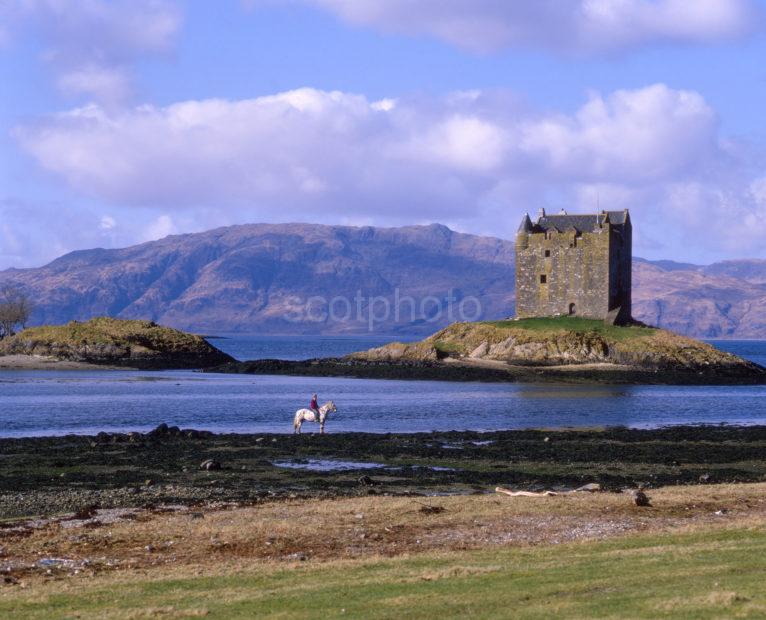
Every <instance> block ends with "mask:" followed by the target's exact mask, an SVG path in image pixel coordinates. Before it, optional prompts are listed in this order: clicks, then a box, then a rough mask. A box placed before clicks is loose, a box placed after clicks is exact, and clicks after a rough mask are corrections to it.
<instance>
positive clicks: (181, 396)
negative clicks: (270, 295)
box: [0, 335, 766, 437]
mask: <svg viewBox="0 0 766 620" xmlns="http://www.w3.org/2000/svg"><path fill="white" fill-rule="evenodd" d="M391 339H392V338H391V337H390V336H388V337H386V336H375V337H361V338H357V337H341V338H338V337H332V338H324V337H317V336H313V337H304V336H283V337H273V336H269V337H257V336H241V337H240V336H235V335H228V336H227V337H226V338H217V339H213V340H212V342H213V343H214V344H215V345H216V346H218V347H219V348H221V349H223V350H224V351H227V352H229V353H231V354H233V355H234V356H235V357H238V358H239V359H249V358H264V357H275V358H283V359H303V358H309V357H323V356H334V355H343V354H345V353H349V352H351V351H355V350H361V349H366V348H369V347H371V346H377V345H380V344H383V343H385V342H388V341H390V340H391ZM398 339H400V340H401V338H398ZM713 344H714V345H715V346H717V347H719V348H721V349H724V350H727V351H731V352H733V353H737V354H738V355H742V356H743V357H746V358H748V359H751V360H753V361H755V362H757V363H760V364H762V365H766V341H716V342H713ZM313 392H317V393H318V394H319V400H320V402H324V401H326V400H329V399H332V400H334V401H335V403H336V405H337V407H338V412H337V413H335V414H333V415H331V416H330V418H329V419H328V423H327V430H328V432H337V431H364V432H375V433H388V432H392V433H403V432H419V431H432V430H478V431H483V430H486V431H489V430H499V429H513V428H539V427H546V428H561V427H596V426H614V425H623V426H630V427H641V428H649V427H656V426H665V425H671V424H766V386H601V385H599V386H579V385H542V384H512V383H508V384H501V383H450V382H444V381H383V380H373V379H351V378H332V377H321V378H315V377H287V376H251V375H224V374H220V375H219V374H206V373H199V372H194V371H130V370H76V371H74V370H70V371H51V370H46V371H16V370H7V371H0V436H5V437H14V436H16V437H18V436H31V435H61V434H68V433H78V434H92V433H96V432H99V431H108V432H116V431H122V432H126V431H131V430H136V431H146V430H149V429H151V428H154V427H155V426H157V425H158V424H160V423H162V422H166V423H168V424H170V425H178V426H181V427H184V428H197V429H208V430H212V431H216V432H253V433H254V432H292V417H293V414H294V412H295V410H296V409H298V408H299V407H305V406H307V405H308V401H309V399H310V397H311V394H312V393H313ZM316 428H317V427H316V425H312V424H309V423H306V424H305V425H304V430H305V431H308V432H311V431H315V430H316Z"/></svg>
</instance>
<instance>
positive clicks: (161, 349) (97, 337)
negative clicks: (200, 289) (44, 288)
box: [0, 317, 232, 368]
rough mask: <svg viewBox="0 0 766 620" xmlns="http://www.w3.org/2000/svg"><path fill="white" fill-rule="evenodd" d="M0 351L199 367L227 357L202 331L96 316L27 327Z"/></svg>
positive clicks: (134, 364) (149, 365)
mask: <svg viewBox="0 0 766 620" xmlns="http://www.w3.org/2000/svg"><path fill="white" fill-rule="evenodd" d="M3 356H13V357H16V356H22V357H23V356H33V357H35V358H39V357H42V358H50V359H54V360H65V361H68V362H83V363H88V364H107V365H110V366H126V367H130V368H202V367H206V366H214V365H217V364H223V363H226V362H230V361H232V358H231V357H229V356H228V355H226V354H225V353H223V352H222V351H219V350H218V349H216V348H215V347H214V346H212V345H211V344H209V343H208V342H207V341H206V340H205V339H204V338H202V337H201V336H196V335H194V334H186V333H184V332H181V331H178V330H176V329H170V328H167V327H162V326H160V325H157V324H155V323H152V322H150V321H126V320H119V319H112V318H104V317H101V318H96V319H91V320H90V321H87V322H85V323H80V322H79V321H72V322H70V323H67V324H66V325H57V326H44V327H30V328H27V329H25V330H24V331H23V332H21V333H19V334H16V335H15V336H12V337H10V338H5V339H3V340H0V362H2V359H3Z"/></svg>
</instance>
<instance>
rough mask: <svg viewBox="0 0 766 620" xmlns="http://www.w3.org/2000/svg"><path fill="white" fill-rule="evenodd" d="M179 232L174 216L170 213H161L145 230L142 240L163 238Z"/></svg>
mask: <svg viewBox="0 0 766 620" xmlns="http://www.w3.org/2000/svg"><path fill="white" fill-rule="evenodd" d="M177 232H178V229H177V228H176V225H175V223H174V222H173V218H172V217H170V216H169V215H160V216H159V217H158V218H157V219H155V220H154V221H153V222H151V223H150V224H149V225H148V226H147V227H146V228H144V230H143V234H142V239H141V241H153V240H155V239H162V238H163V237H167V236H168V235H172V234H175V233H177Z"/></svg>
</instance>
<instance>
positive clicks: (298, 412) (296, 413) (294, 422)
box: [293, 410, 301, 430]
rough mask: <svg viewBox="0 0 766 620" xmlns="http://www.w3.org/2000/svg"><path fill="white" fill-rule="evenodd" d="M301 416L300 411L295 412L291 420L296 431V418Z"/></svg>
mask: <svg viewBox="0 0 766 620" xmlns="http://www.w3.org/2000/svg"><path fill="white" fill-rule="evenodd" d="M300 415H301V412H300V410H298V411H296V412H295V417H294V418H293V429H295V430H298V417H299V416H300Z"/></svg>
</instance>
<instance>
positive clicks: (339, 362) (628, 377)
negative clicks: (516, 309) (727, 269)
mask: <svg viewBox="0 0 766 620" xmlns="http://www.w3.org/2000/svg"><path fill="white" fill-rule="evenodd" d="M217 370H220V371H223V372H244V373H253V374H295V375H307V376H355V377H368V378H380V379H437V380H447V381H531V382H548V381H553V382H576V383H633V384H651V383H658V384H760V383H766V369H764V368H762V367H761V366H758V365H757V364H753V363H752V362H749V361H747V360H744V359H742V358H740V357H738V356H736V355H732V354H731V353H726V352H724V351H721V350H719V349H716V348H715V347H713V346H711V345H709V344H707V343H704V342H700V341H699V340H694V339H692V338H686V337H684V336H679V335H678V334H675V333H673V332H669V331H667V330H663V329H655V328H652V327H648V326H646V325H642V324H633V325H627V326H615V325H607V324H605V323H604V322H602V321H597V320H590V319H583V318H578V317H560V318H558V317H557V318H540V319H522V320H506V321H483V322H476V323H453V324H452V325H450V326H448V327H446V328H444V329H442V330H440V331H438V332H436V333H435V334H433V335H432V336H430V337H428V338H426V339H425V340H421V341H419V342H409V343H402V342H392V343H390V344H387V345H384V346H382V347H376V348H374V349H370V350H368V351H360V352H358V353H352V354H351V355H348V356H346V357H344V358H336V359H316V360H305V361H301V362H287V361H281V360H255V361H251V362H241V363H233V364H227V365H224V366H223V367H221V368H219V369H217Z"/></svg>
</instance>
